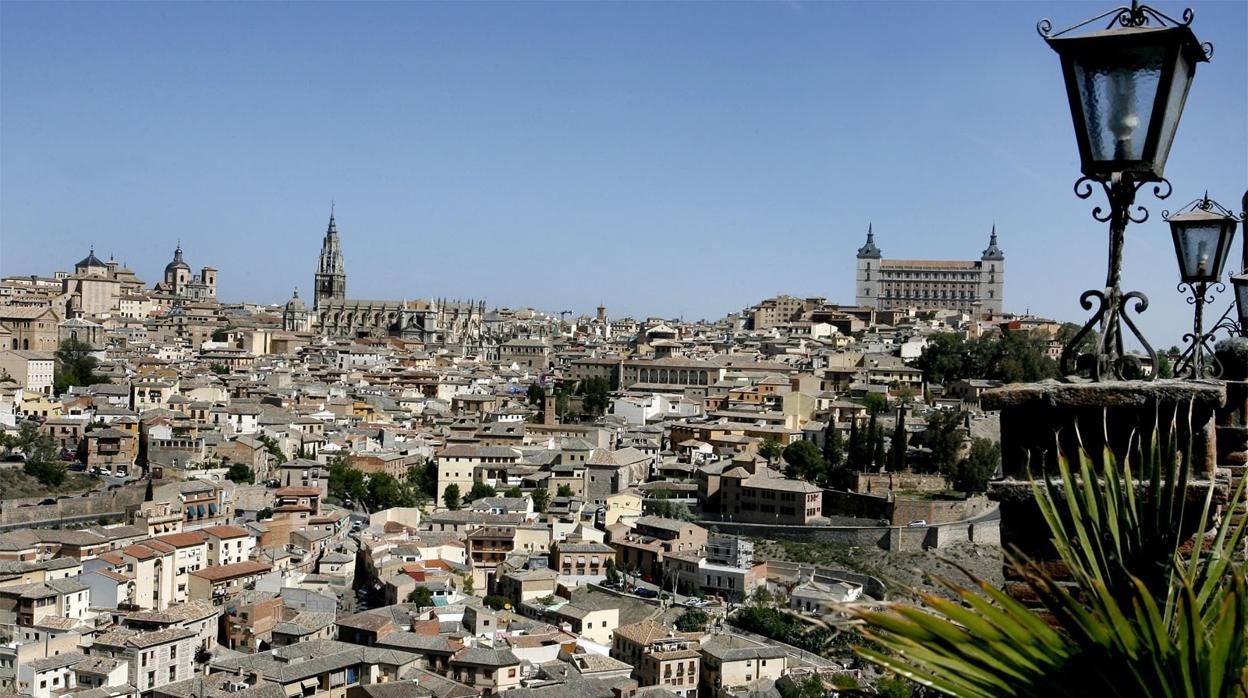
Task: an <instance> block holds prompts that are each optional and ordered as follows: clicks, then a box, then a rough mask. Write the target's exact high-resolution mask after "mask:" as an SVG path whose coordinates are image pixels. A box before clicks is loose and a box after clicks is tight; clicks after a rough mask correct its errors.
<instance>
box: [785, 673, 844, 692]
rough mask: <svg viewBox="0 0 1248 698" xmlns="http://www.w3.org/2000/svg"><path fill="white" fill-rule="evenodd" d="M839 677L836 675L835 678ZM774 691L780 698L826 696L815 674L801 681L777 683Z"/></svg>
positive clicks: (821, 680)
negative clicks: (776, 691)
mask: <svg viewBox="0 0 1248 698" xmlns="http://www.w3.org/2000/svg"><path fill="white" fill-rule="evenodd" d="M841 675H842V674H837V676H841ZM845 676H848V675H847V674H846V675H845ZM851 678H852V677H851ZM847 688H848V687H847ZM776 690H778V691H779V692H780V698H824V696H826V695H828V690H827V688H826V687H824V685H823V679H822V678H820V677H819V674H817V673H812V674H809V675H807V676H806V678H804V679H802V680H801V681H797V680H795V679H793V678H788V679H784V680H781V681H777V682H776Z"/></svg>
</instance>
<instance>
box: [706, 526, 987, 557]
mask: <svg viewBox="0 0 1248 698" xmlns="http://www.w3.org/2000/svg"><path fill="white" fill-rule="evenodd" d="M998 523H999V522H998V520H997V519H991V520H985V521H979V522H975V523H974V524H971V523H969V522H960V523H953V524H937V525H931V526H777V525H774V524H748V523H739V522H727V521H706V520H703V521H700V522H699V524H701V525H702V526H704V527H706V528H708V529H711V530H713V531H715V532H717V533H729V534H732V535H737V536H744V537H747V538H764V539H778V540H795V541H818V542H820V543H833V544H836V545H844V546H862V547H865V546H871V545H873V546H875V547H878V548H881V549H883V550H895V551H902V552H914V551H918V550H928V549H933V548H937V549H938V548H941V547H947V546H949V545H954V544H956V543H970V542H975V543H984V542H991V541H992V540H994V538H996V539H999V534H996V533H994V531H995V530H996V528H997V525H998ZM945 528H948V529H949V530H948V531H942V530H941V529H945Z"/></svg>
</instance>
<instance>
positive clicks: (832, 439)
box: [823, 414, 845, 471]
mask: <svg viewBox="0 0 1248 698" xmlns="http://www.w3.org/2000/svg"><path fill="white" fill-rule="evenodd" d="M844 457H845V439H844V438H842V437H841V431H840V430H839V429H837V428H836V416H835V415H834V414H829V415H828V425H827V426H826V427H824V430H823V460H824V462H826V463H827V464H828V470H829V471H831V470H835V469H836V468H838V467H840V465H841V459H842V458H844Z"/></svg>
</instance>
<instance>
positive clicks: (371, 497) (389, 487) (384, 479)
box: [367, 473, 409, 511]
mask: <svg viewBox="0 0 1248 698" xmlns="http://www.w3.org/2000/svg"><path fill="white" fill-rule="evenodd" d="M367 501H368V506H369V508H370V509H372V510H373V511H378V510H381V509H389V508H391V507H401V506H405V505H407V504H408V503H409V502H408V500H407V498H406V497H405V496H404V492H403V488H402V487H400V486H399V481H398V480H396V479H394V476H393V475H390V474H389V473H373V474H372V475H369V476H368V495H367Z"/></svg>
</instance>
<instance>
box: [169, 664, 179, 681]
mask: <svg viewBox="0 0 1248 698" xmlns="http://www.w3.org/2000/svg"><path fill="white" fill-rule="evenodd" d="M177 680H178V668H177V667H176V666H171V667H169V683H173V682H174V681H177Z"/></svg>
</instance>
